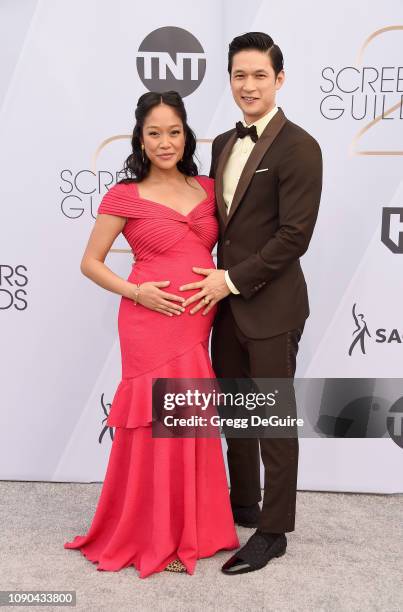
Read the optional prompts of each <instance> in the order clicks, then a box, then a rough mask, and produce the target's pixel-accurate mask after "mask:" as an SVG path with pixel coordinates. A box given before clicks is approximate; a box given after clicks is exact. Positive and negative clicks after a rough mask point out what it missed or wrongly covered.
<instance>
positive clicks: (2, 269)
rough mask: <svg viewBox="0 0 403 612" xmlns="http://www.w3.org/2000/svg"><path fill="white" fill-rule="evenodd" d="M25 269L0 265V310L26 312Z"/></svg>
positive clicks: (26, 282)
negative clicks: (12, 309) (11, 309)
mask: <svg viewBox="0 0 403 612" xmlns="http://www.w3.org/2000/svg"><path fill="white" fill-rule="evenodd" d="M27 271H28V269H27V267H26V266H23V265H18V266H9V265H6V264H0V310H9V309H10V308H14V309H15V310H26V308H27V307H28V302H27V291H26V286H27V284H28V276H27Z"/></svg>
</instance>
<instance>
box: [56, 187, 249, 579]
mask: <svg viewBox="0 0 403 612" xmlns="http://www.w3.org/2000/svg"><path fill="white" fill-rule="evenodd" d="M195 178H196V179H197V180H198V181H199V183H200V185H201V186H202V187H203V188H204V190H205V192H206V197H205V198H204V199H203V200H202V201H201V202H200V203H199V204H197V205H196V206H195V207H194V208H193V209H192V210H191V212H190V213H189V214H187V215H182V214H181V213H179V212H177V211H175V210H173V209H172V208H170V207H168V206H166V205H165V204H161V203H157V202H153V201H152V200H147V199H145V198H141V197H140V196H139V192H138V189H137V185H136V184H135V183H130V184H124V183H120V184H116V185H115V186H113V187H112V188H111V189H110V190H109V191H108V192H107V193H106V194H105V196H104V197H103V199H102V201H101V204H100V206H99V208H98V213H99V214H110V215H117V216H120V217H125V218H126V219H127V222H126V224H125V226H124V229H123V235H124V237H125V238H126V240H127V242H128V243H129V245H130V247H131V248H132V249H133V252H134V253H135V256H136V261H135V264H134V265H133V268H132V272H131V274H130V275H129V277H128V279H127V280H128V281H130V282H133V283H142V282H145V281H157V280H170V281H171V282H170V285H168V286H167V287H166V288H164V290H166V291H168V292H169V293H175V294H177V295H181V296H183V297H189V296H190V295H193V294H194V293H195V292H196V291H187V292H180V291H179V287H180V286H181V285H183V284H186V283H189V282H192V281H198V280H200V278H201V277H200V275H198V274H195V273H194V272H193V271H192V266H198V267H202V268H212V267H214V262H213V258H212V255H211V250H212V248H213V246H214V244H215V242H216V240H217V233H218V225H217V220H216V217H215V199H214V181H213V179H210V178H208V177H204V176H197V177H195ZM189 310H190V307H187V308H186V310H185V312H184V313H182V314H181V315H180V316H177V315H174V316H172V317H168V316H166V315H163V314H161V313H159V312H156V311H153V310H150V309H148V308H145V307H143V306H141V305H140V304H138V305H137V306H135V305H134V303H133V301H132V300H130V299H128V298H125V297H122V299H121V302H120V308H119V315H118V330H119V340H120V349H121V358H122V379H121V381H120V383H119V385H118V387H117V390H116V393H115V396H114V399H113V402H112V405H111V409H110V413H109V416H108V419H107V425H109V426H110V427H114V428H115V434H114V439H113V442H112V448H111V452H110V456H109V461H108V466H107V470H106V474H105V479H104V483H103V486H102V490H101V494H100V497H99V500H98V504H97V507H96V511H95V514H94V517H93V519H92V523H91V526H90V528H89V531H88V533H87V534H86V535H79V536H76V537H75V538H74V539H73V540H72V541H71V542H66V543H65V544H64V547H65V548H73V549H74V548H75V549H79V550H81V552H82V553H83V554H84V555H85V556H86V557H87V558H88V559H89V560H90V561H92V562H94V563H97V564H98V566H97V570H106V571H118V570H120V569H122V568H124V567H127V566H130V565H134V566H135V568H136V569H137V570H138V571H139V576H140V577H141V578H145V577H146V576H149V575H150V574H153V573H155V572H160V571H162V570H163V569H165V567H166V566H167V565H168V564H169V563H170V562H171V561H172V560H174V559H179V560H180V561H182V563H183V564H184V565H185V567H186V570H187V572H188V573H189V574H193V573H194V570H195V566H196V561H197V559H199V558H203V557H209V556H211V555H213V554H214V553H215V552H217V551H218V550H220V549H229V550H230V549H234V548H237V547H238V546H239V542H238V537H237V535H236V531H235V527H234V522H233V517H232V511H231V506H230V501H229V494H228V484H227V479H226V474H225V467H224V462H223V457H222V450H221V440H220V438H218V437H212V438H206V437H205V438H203V437H198V438H197V437H194V438H189V437H187V438H157V437H154V438H153V437H152V433H151V432H152V426H151V424H152V401H151V400H152V379H153V378H214V377H215V374H214V371H213V370H212V366H211V362H210V358H209V354H208V339H209V335H210V330H211V326H212V323H213V319H214V316H215V313H216V308H213V309H212V310H210V312H209V313H208V314H207V315H204V316H203V315H202V314H201V313H202V310H200V311H199V312H197V313H196V314H194V315H190V314H189Z"/></svg>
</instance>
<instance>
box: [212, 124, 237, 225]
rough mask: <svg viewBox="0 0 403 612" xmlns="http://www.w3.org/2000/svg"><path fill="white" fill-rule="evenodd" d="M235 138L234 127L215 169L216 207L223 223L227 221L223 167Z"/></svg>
mask: <svg viewBox="0 0 403 612" xmlns="http://www.w3.org/2000/svg"><path fill="white" fill-rule="evenodd" d="M237 138H238V137H237V133H236V130H235V129H234V131H233V133H232V134H231V135H230V137H229V138H228V140H227V142H226V143H225V145H224V147H223V149H222V151H221V154H220V156H219V158H218V165H217V171H216V181H215V192H216V200H217V208H218V210H219V212H220V214H221V217H222V219H223V221H224V223H226V222H227V216H228V215H227V207H226V205H225V201H224V180H223V176H224V168H225V164H226V163H227V161H228V158H229V156H230V153H231V149H232V147H233V146H234V144H235V143H236V141H237Z"/></svg>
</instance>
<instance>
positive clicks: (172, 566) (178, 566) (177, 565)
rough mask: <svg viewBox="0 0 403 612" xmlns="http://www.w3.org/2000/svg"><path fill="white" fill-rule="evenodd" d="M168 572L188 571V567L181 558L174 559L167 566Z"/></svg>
mask: <svg viewBox="0 0 403 612" xmlns="http://www.w3.org/2000/svg"><path fill="white" fill-rule="evenodd" d="M165 571H166V572H186V567H185V566H184V565H183V563H182V562H181V561H179V559H174V560H173V561H171V563H168V565H167V566H166V568H165Z"/></svg>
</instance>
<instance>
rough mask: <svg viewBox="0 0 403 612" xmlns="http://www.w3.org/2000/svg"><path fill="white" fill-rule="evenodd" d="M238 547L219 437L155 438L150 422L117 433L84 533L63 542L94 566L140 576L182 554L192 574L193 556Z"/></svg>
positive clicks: (200, 557)
mask: <svg viewBox="0 0 403 612" xmlns="http://www.w3.org/2000/svg"><path fill="white" fill-rule="evenodd" d="M238 546H239V541H238V537H237V534H236V531H235V526H234V522H233V517H232V511H231V505H230V501H229V493H228V484H227V479H226V474H225V467H224V461H223V457H222V450H221V440H220V439H217V438H215V439H209V438H201V439H194V438H193V439H191V438H187V439H161V438H153V437H152V428H151V427H137V428H129V429H126V428H120V427H118V428H117V429H116V432H115V436H114V440H113V444H112V449H111V454H110V458H109V462H108V468H107V471H106V475H105V480H104V484H103V487H102V491H101V495H100V498H99V501H98V505H97V508H96V512H95V515H94V518H93V520H92V523H91V526H90V528H89V530H88V533H87V534H86V535H85V536H84V535H78V536H76V537H74V539H73V540H72V541H69V542H66V543H65V544H64V548H66V549H79V550H80V551H81V553H82V554H83V555H84V556H85V557H86V558H87V559H88V560H89V561H91V562H92V563H97V564H98V567H97V570H100V571H111V572H116V571H119V570H121V569H123V568H126V567H128V566H131V565H132V566H134V567H135V568H136V569H137V570H138V572H139V576H140V578H146V577H147V576H150V575H151V574H153V573H156V572H161V571H163V570H164V569H165V568H166V566H167V565H168V563H170V562H171V561H173V560H174V559H180V560H181V561H182V563H183V564H184V565H185V567H186V570H187V572H188V574H193V573H194V571H195V567H196V562H197V560H198V559H202V558H205V557H210V556H212V555H213V554H215V553H216V552H217V551H218V550H233V549H235V548H237V547H238Z"/></svg>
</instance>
